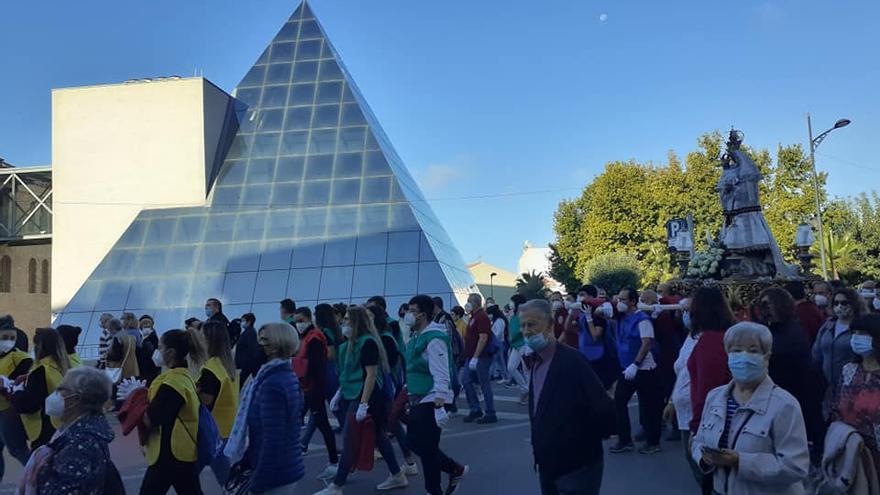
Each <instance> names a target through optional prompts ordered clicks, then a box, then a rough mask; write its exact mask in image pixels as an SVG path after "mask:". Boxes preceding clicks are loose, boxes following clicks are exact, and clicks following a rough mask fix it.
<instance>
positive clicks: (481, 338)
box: [461, 293, 498, 424]
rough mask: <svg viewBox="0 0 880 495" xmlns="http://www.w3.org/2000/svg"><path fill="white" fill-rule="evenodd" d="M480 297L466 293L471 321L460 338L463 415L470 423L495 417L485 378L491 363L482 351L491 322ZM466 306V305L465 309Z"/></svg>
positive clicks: (486, 341)
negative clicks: (463, 363) (467, 411)
mask: <svg viewBox="0 0 880 495" xmlns="http://www.w3.org/2000/svg"><path fill="white" fill-rule="evenodd" d="M482 301H483V298H482V296H480V295H479V294H476V293H475V294H471V295H469V296H468V303H467V306H468V307H469V310H470V311H471V320H470V321H469V322H468V328H467V333H466V334H465V338H464V357H465V359H466V360H467V363H468V364H467V367H466V368H464V369H462V370H461V374H462V376H461V386H462V387H464V391H465V395H467V401H468V406H469V407H470V410H471V412H470V414H468V415H467V416H465V418H464V422H466V423H471V422H473V421H476V422H477V423H480V424H484V423H497V422H498V418H497V416H495V397H494V395H493V393H492V384H491V383H490V381H489V368H490V367H491V366H492V354H488V353H486V352H485V350H486V348H487V346H488V345H489V340H490V339H491V333H492V325H491V323H489V316H488V315H487V314H486V311H485V310H484V309H483V308H482V305H483V304H482ZM466 309H468V308H466ZM477 385H479V386H480V389H481V390H482V391H483V398H484V399H485V400H486V415H485V416H484V415H483V411H482V409H481V408H480V400H479V399H478V398H477V391H476V389H475V388H474V387H476V386H477Z"/></svg>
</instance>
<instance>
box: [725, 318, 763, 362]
mask: <svg viewBox="0 0 880 495" xmlns="http://www.w3.org/2000/svg"><path fill="white" fill-rule="evenodd" d="M744 340H754V341H757V342H758V343H759V344H760V346H761V353H762V354H764V355H765V356H769V355H770V351H771V350H772V349H773V334H771V333H770V329H769V328H767V327H765V326H764V325H761V324H760V323H754V322H751V321H742V322H739V323H737V324H736V325H733V326H732V327H730V328H728V329H727V331H726V332H724V350H725V351H727V350H728V349H730V346H732V345H734V344H738V343H740V342H742V341H744Z"/></svg>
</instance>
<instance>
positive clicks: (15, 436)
mask: <svg viewBox="0 0 880 495" xmlns="http://www.w3.org/2000/svg"><path fill="white" fill-rule="evenodd" d="M4 446H5V447H6V448H7V449H9V455H11V456H12V457H13V458H14V459H16V460H17V461H18V462H20V463H21V465H22V466H24V465H25V464H27V461H28V459H29V458H30V456H31V451H30V450H29V449H28V446H27V437H26V436H25V433H24V426H22V424H21V419H19V416H18V414H17V413H16V412H15V410H14V409H13V408H11V407H10V408H9V409H7V410H5V411H2V412H0V481H2V480H3V475H4V474H5V473H6V462H5V460H4V456H3V447H4Z"/></svg>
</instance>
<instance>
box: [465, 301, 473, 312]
mask: <svg viewBox="0 0 880 495" xmlns="http://www.w3.org/2000/svg"><path fill="white" fill-rule="evenodd" d="M464 310H465V312H467V313H470V312H472V311H473V310H474V305H473V304H471V303H467V304H465V305H464Z"/></svg>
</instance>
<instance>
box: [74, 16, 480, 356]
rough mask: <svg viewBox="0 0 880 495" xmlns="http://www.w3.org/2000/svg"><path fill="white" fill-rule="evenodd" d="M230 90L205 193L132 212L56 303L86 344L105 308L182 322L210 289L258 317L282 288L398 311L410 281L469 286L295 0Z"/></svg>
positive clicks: (309, 301) (434, 286) (294, 294)
mask: <svg viewBox="0 0 880 495" xmlns="http://www.w3.org/2000/svg"><path fill="white" fill-rule="evenodd" d="M233 96H234V97H235V98H236V115H237V118H238V130H237V132H236V133H235V135H234V137H231V142H230V141H227V143H226V144H225V146H226V147H228V151H227V152H226V157H225V160H224V161H223V163H222V165H221V167H220V169H219V172H218V173H217V178H216V180H215V182H214V184H213V187H212V190H211V192H210V194H209V197H208V206H205V207H186V208H172V209H154V210H145V211H142V212H141V213H140V214H139V215H138V217H137V218H136V219H135V221H134V222H132V224H131V225H130V226H129V227H128V229H127V230H126V231H125V233H124V234H123V235H122V236H121V237H120V238H119V240H118V241H117V242H116V244H115V245H114V246H113V248H112V249H111V250H110V252H109V253H108V254H107V256H106V257H105V258H104V259H103V261H102V262H101V263H100V264H99V266H98V268H96V269H95V271H94V272H93V273H92V274H91V275H90V276H89V278H88V280H87V281H86V282H85V283H84V284H83V286H82V287H81V288H80V289H79V291H78V292H77V293H76V295H75V296H74V297H73V298H72V299H71V301H70V303H69V304H68V305H67V307H65V308H64V309H63V310H62V311H61V312H60V313H59V315H58V318H57V319H56V325H58V324H64V323H66V324H73V325H77V326H81V327H82V328H83V329H84V330H85V332H84V333H85V335H84V338H83V339H81V342H82V343H83V344H84V349H83V350H90V349H88V348H89V347H91V346H93V345H95V344H97V342H98V337H99V334H100V329H99V328H98V319H99V317H100V315H101V314H102V313H112V314H115V315H118V314H119V313H120V312H122V311H131V312H134V313H136V314H138V315H140V314H143V313H147V314H151V315H153V316H154V318H155V319H156V327H157V328H158V329H161V330H164V329H168V328H179V327H181V326H182V325H183V321H184V320H185V319H186V318H188V317H190V316H195V317H199V316H201V315H203V314H204V309H203V307H204V303H205V300H206V299H207V298H209V297H217V298H219V299H220V300H221V301H222V302H223V304H224V308H223V309H224V313H225V314H227V315H228V316H229V317H230V318H233V317H238V316H240V315H241V314H243V313H246V312H249V311H251V312H253V313H254V314H255V315H256V317H257V324H258V325H259V324H260V323H265V322H269V321H277V320H278V319H279V314H278V306H279V304H278V303H279V301H280V300H281V299H284V298H285V297H289V298H292V299H294V300H295V301H296V302H297V304H298V305H307V306H314V305H315V304H317V303H319V302H329V303H337V302H344V303H350V302H351V303H358V302H363V301H364V300H365V299H366V298H367V297H369V296H373V295H384V296H385V297H386V299H387V301H388V307H389V312H391V313H396V310H397V306H398V305H399V304H400V303H402V302H405V301H408V299H409V298H410V297H412V296H413V295H415V294H418V293H427V294H431V295H436V296H441V297H443V299H444V300H445V301H446V304H447V305H449V304H452V303H457V301H458V300H459V298H460V297H461V296H463V295H464V294H466V293H467V292H469V291H473V290H475V289H476V286H475V285H474V282H473V279H472V277H471V275H470V272H469V271H468V270H467V268H466V266H465V263H464V261H463V260H462V258H461V255H460V254H459V252H458V250H457V249H456V248H455V247H454V246H453V244H452V241H451V240H450V238H449V236H448V234H447V233H446V231H445V230H444V229H443V226H442V225H440V222H439V221H438V220H437V217H436V216H435V215H434V213H433V211H432V210H431V208H430V206H429V205H428V203H427V202H426V201H425V198H424V196H423V195H422V193H421V191H420V190H419V188H418V186H417V185H416V183H415V181H414V180H413V178H412V177H411V176H410V174H409V172H408V171H407V169H406V167H405V166H404V164H403V162H402V161H401V159H400V157H399V156H398V155H397V153H396V152H395V151H394V148H393V147H392V145H391V142H390V141H389V139H388V137H387V136H386V135H385V133H384V132H383V131H382V128H381V127H380V126H379V123H378V121H377V120H376V117H375V116H374V115H373V113H372V111H371V110H370V108H369V107H368V106H367V104H366V101H365V100H364V98H363V96H362V95H361V94H360V92H359V91H358V89H357V87H356V86H355V85H354V81H353V80H352V78H351V76H350V75H349V73H348V71H347V70H346V69H345V67H344V66H343V65H342V63H341V60H340V59H339V56H338V54H337V52H336V50H335V49H334V48H333V46H332V45H331V44H330V42H329V40H328V39H327V37H326V35H325V33H324V30H323V28H322V27H321V25H320V24H319V23H318V21H317V19H315V17H314V15H313V14H312V11H311V9H310V8H309V7H308V5H307V4H306V3H305V2H303V3H302V4H301V5H300V6H299V7H298V8H297V9H296V11H295V12H294V14H293V15H292V16H291V17H290V19H289V20H288V21H287V22H286V23H285V24H284V26H283V27H282V28H281V30H280V31H279V32H278V34H277V35H276V36H275V38H274V39H273V40H272V42H271V43H270V44H269V46H268V47H267V48H266V49H265V51H264V52H263V54H262V55H261V56H260V57H259V59H258V60H257V62H256V64H255V65H254V66H253V67H252V68H251V69H250V70H249V71H248V72H247V74H246V75H245V76H244V78H243V79H242V80H241V82H240V83H239V84H238V86H237V87H236V88H235V92H234V93H233ZM230 135H231V133H230ZM447 307H448V306H447Z"/></svg>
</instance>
